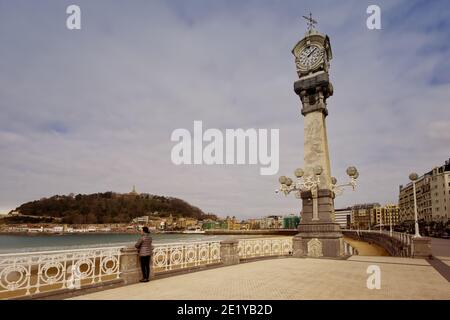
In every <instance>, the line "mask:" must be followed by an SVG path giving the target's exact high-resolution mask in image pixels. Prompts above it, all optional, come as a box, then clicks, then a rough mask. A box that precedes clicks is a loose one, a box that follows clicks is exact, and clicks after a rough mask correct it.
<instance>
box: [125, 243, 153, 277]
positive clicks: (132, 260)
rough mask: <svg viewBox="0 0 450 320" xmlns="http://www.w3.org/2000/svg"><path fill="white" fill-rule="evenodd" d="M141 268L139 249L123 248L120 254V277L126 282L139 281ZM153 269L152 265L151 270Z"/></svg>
mask: <svg viewBox="0 0 450 320" xmlns="http://www.w3.org/2000/svg"><path fill="white" fill-rule="evenodd" d="M150 266H151V265H150ZM140 268H141V267H140V264H139V256H138V250H137V249H136V248H133V247H127V248H123V249H122V250H121V254H120V278H121V279H123V280H124V282H125V284H132V283H136V282H139V279H140V275H141V274H140V273H141V269H140ZM151 269H152V268H151V267H150V271H151Z"/></svg>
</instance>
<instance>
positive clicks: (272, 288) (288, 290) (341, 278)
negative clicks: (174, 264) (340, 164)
mask: <svg viewBox="0 0 450 320" xmlns="http://www.w3.org/2000/svg"><path fill="white" fill-rule="evenodd" d="M446 262H448V261H446ZM369 265H378V266H379V267H380V269H381V289H379V290H377V289H373V290H369V289H367V286H366V282H367V279H368V277H369V275H368V274H367V273H366V270H367V267H368V266H369ZM75 299H87V300H96V299H176V300H178V299H183V300H184V299H186V300H190V299H214V300H227V299H447V300H448V299H450V282H448V281H447V280H446V279H445V278H444V277H443V276H442V275H441V274H439V272H437V271H436V269H435V268H433V267H432V266H431V265H430V264H429V263H428V262H427V261H426V260H423V259H411V258H397V257H384V256H383V257H369V256H353V257H351V258H350V259H349V260H330V259H296V258H284V259H273V260H263V261H256V262H250V263H242V264H239V265H234V266H229V267H223V268H217V269H211V270H205V271H201V272H195V273H191V274H184V275H179V276H174V277H169V278H164V279H160V280H154V281H150V282H148V283H139V284H135V285H130V286H125V287H121V288H116V289H111V290H106V291H101V292H96V293H92V294H88V295H84V296H80V297H76V298H75Z"/></svg>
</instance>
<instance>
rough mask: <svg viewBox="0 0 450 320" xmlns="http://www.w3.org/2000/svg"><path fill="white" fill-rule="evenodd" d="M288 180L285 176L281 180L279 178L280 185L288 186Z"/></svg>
mask: <svg viewBox="0 0 450 320" xmlns="http://www.w3.org/2000/svg"><path fill="white" fill-rule="evenodd" d="M286 181H287V178H286V177H285V176H281V177H280V178H278V182H279V183H280V184H286Z"/></svg>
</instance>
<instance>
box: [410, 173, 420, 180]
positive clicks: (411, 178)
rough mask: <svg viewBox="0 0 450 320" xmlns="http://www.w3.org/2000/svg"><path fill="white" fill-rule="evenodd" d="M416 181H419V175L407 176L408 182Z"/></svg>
mask: <svg viewBox="0 0 450 320" xmlns="http://www.w3.org/2000/svg"><path fill="white" fill-rule="evenodd" d="M417 179H419V175H418V174H417V173H415V172H413V173H411V174H410V175H409V180H411V181H416V180H417Z"/></svg>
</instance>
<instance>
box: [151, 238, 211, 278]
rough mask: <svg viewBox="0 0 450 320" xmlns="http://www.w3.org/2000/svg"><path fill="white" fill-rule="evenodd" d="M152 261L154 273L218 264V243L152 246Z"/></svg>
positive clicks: (205, 242) (204, 242)
mask: <svg viewBox="0 0 450 320" xmlns="http://www.w3.org/2000/svg"><path fill="white" fill-rule="evenodd" d="M152 260H153V263H152V267H153V272H154V273H159V272H164V271H170V270H177V269H185V268H191V267H198V266H205V265H210V264H216V263H220V241H202V242H183V243H164V244H154V245H153V259H152Z"/></svg>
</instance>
